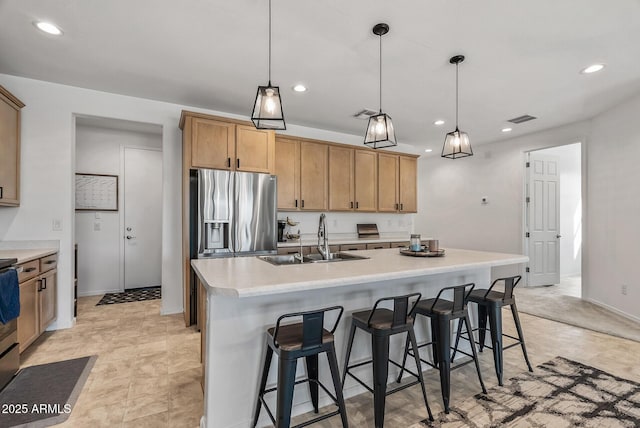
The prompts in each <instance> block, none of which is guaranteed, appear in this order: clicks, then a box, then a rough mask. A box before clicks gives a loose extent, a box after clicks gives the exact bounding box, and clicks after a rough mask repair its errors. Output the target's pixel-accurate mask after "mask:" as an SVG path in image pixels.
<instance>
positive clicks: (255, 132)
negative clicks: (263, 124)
mask: <svg viewBox="0 0 640 428" xmlns="http://www.w3.org/2000/svg"><path fill="white" fill-rule="evenodd" d="M274 157H275V134H274V133H273V131H265V130H263V129H256V128H254V127H252V126H243V125H237V126H236V171H247V172H262V173H270V172H272V171H273V164H274Z"/></svg>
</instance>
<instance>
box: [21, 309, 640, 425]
mask: <svg viewBox="0 0 640 428" xmlns="http://www.w3.org/2000/svg"><path fill="white" fill-rule="evenodd" d="M98 299H99V297H95V298H94V297H91V298H81V299H80V301H79V310H78V312H79V317H78V323H77V325H76V326H75V327H74V328H72V329H68V330H60V331H56V332H53V333H46V334H45V335H43V336H42V337H41V338H40V339H39V340H38V341H37V342H36V343H35V344H34V345H32V346H31V347H30V348H29V349H28V350H27V351H26V352H25V353H23V355H22V358H23V366H27V365H34V364H41V363H46V362H51V361H58V360H64V359H69V358H74V357H80V356H84V355H98V361H97V362H96V365H95V367H94V368H93V370H92V372H91V375H90V376H89V379H88V381H87V383H86V385H85V387H84V389H83V391H82V394H81V395H80V398H79V400H78V402H77V403H76V406H75V408H74V410H73V413H72V414H71V416H70V418H69V419H68V421H67V422H65V423H63V424H61V425H59V426H61V427H82V428H84V427H154V428H155V427H177V428H183V427H184V428H194V427H197V426H198V423H199V419H200V416H201V413H202V405H203V404H202V390H201V388H200V383H199V380H200V373H201V366H200V362H199V344H200V339H199V333H198V332H196V331H195V330H194V329H191V328H189V329H188V328H185V327H184V323H183V321H182V316H181V315H170V316H160V315H159V308H160V301H159V300H155V301H147V302H135V303H125V304H118V305H108V306H99V307H96V306H94V305H95V303H96V302H97V300H98ZM503 315H504V324H505V326H504V327H505V332H507V333H510V334H514V328H513V322H512V320H511V315H510V313H507V312H505V313H504V314H503ZM521 320H522V323H523V329H524V334H525V338H526V340H527V347H528V350H529V356H530V359H531V362H532V364H533V365H534V366H535V365H538V364H541V363H543V362H545V361H548V360H550V359H552V358H553V357H555V356H558V355H560V356H564V357H566V358H569V359H573V360H576V361H580V362H583V363H585V364H589V365H592V366H595V367H598V368H600V369H602V370H605V371H608V372H610V373H612V374H614V375H617V376H621V377H624V378H627V379H631V380H635V381H638V382H640V365H639V364H638V355H640V342H635V341H631V340H625V339H620V338H617V337H613V336H608V335H606V334H602V333H597V332H594V331H590V330H585V329H582V328H578V327H573V326H570V325H567V324H562V323H558V322H554V321H550V320H546V319H542V318H538V317H535V316H531V315H527V314H521ZM480 359H481V366H482V373H483V376H484V380H485V383H486V385H487V388H489V387H491V386H494V385H496V384H497V380H496V378H495V375H494V371H493V359H492V357H491V352H490V351H489V350H487V351H485V352H484V353H483V354H481V356H480ZM391 370H394V369H391ZM524 370H526V366H525V364H524V361H523V359H522V353H521V352H520V349H519V348H512V349H509V350H507V351H505V378H509V377H512V376H514V375H516V374H518V373H520V372H522V371H524ZM438 379H439V378H438V375H437V373H436V372H435V371H434V370H429V371H428V372H427V374H426V382H427V387H428V394H429V402H430V404H431V408H432V410H433V411H434V413H439V412H441V411H442V404H441V403H442V399H441V397H440V389H439V380H438ZM256 382H257V381H256ZM347 382H353V381H352V380H347ZM451 384H452V388H451V400H452V403H454V404H455V402H456V401H458V400H464V399H468V398H470V397H471V396H473V395H474V394H476V393H478V392H479V391H480V387H479V385H478V381H477V377H476V374H475V370H474V367H473V365H472V364H468V365H466V366H463V367H461V368H460V369H458V370H455V371H454V372H453V373H452V380H451ZM419 391H420V390H419V387H417V386H414V387H412V388H409V389H407V390H405V391H403V392H400V393H398V394H395V395H392V396H390V397H388V399H387V406H386V418H385V421H386V423H385V426H387V427H388V428H406V427H407V426H410V425H411V424H414V423H415V422H417V421H420V420H421V419H424V418H425V417H426V410H425V409H424V406H423V405H421V395H420V392H419ZM253 400H254V398H253V397H248V402H249V403H250V405H251V406H253V402H254V401H253ZM371 405H372V396H371V395H370V394H368V393H366V394H361V395H359V396H356V397H353V398H351V399H349V400H347V413H348V415H349V421H350V427H351V428H370V427H371V426H373V422H372V419H373V412H372V409H371ZM303 417H304V415H303ZM299 419H300V418H298V420H299ZM298 420H296V422H297V421H298ZM339 421H340V419H339V418H338V417H334V418H331V419H329V420H326V421H323V422H320V423H318V424H316V425H314V427H319V428H323V427H324V428H334V427H335V428H338V427H340V426H341V425H340V422H339Z"/></svg>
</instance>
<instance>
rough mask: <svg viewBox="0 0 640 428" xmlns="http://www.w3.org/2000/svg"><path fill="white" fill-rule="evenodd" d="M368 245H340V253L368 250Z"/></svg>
mask: <svg viewBox="0 0 640 428" xmlns="http://www.w3.org/2000/svg"><path fill="white" fill-rule="evenodd" d="M366 249H367V244H344V245H340V251H356V250H366Z"/></svg>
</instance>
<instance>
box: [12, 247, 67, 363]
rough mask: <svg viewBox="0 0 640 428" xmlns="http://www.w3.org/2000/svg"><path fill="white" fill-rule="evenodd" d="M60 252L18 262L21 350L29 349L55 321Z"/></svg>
mask: <svg viewBox="0 0 640 428" xmlns="http://www.w3.org/2000/svg"><path fill="white" fill-rule="evenodd" d="M57 257H58V255H57V254H52V255H50V256H46V257H43V258H41V259H36V260H32V261H30V262H26V263H22V264H20V265H18V268H22V270H21V272H20V273H19V274H18V281H19V282H20V316H19V317H18V343H19V344H20V345H19V348H20V352H22V351H24V350H25V349H27V347H28V346H29V345H31V344H32V343H33V342H34V341H35V340H36V339H37V338H38V337H39V336H40V335H41V334H42V333H43V332H44V331H45V330H46V329H47V327H49V325H50V324H51V323H52V322H53V321H55V319H56V315H57V300H56V295H57V291H56V289H57V274H58V270H57V269H56V265H57V261H58V258H57Z"/></svg>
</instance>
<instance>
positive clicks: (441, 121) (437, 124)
mask: <svg viewBox="0 0 640 428" xmlns="http://www.w3.org/2000/svg"><path fill="white" fill-rule="evenodd" d="M433 124H434V125H436V126H440V125H444V120H442V119H438V120H436V121H435V122H433Z"/></svg>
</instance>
